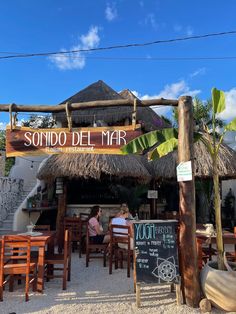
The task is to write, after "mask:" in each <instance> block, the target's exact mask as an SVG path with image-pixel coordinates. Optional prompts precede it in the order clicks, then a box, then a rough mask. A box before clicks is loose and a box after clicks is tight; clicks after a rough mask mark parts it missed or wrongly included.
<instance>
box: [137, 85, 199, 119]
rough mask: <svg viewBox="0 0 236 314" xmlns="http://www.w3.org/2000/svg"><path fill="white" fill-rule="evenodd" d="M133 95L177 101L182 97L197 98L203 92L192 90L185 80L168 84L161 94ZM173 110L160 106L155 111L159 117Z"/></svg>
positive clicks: (141, 97) (142, 97)
mask: <svg viewBox="0 0 236 314" xmlns="http://www.w3.org/2000/svg"><path fill="white" fill-rule="evenodd" d="M132 93H133V94H134V95H135V96H136V97H138V98H140V99H143V100H144V99H155V98H166V99H177V98H179V97H180V96H182V95H188V96H192V97H194V96H196V95H198V94H199V93H201V90H191V89H190V87H189V86H188V85H187V83H186V82H185V80H181V81H178V82H176V83H172V84H167V85H166V86H165V87H164V89H163V90H161V91H160V92H159V93H157V94H154V95H147V94H146V95H141V94H140V93H138V92H137V91H132ZM170 110H171V107H169V106H167V107H166V106H160V107H158V108H155V109H154V111H155V112H156V113H158V114H159V115H165V114H167V113H168V112H169V111H170Z"/></svg>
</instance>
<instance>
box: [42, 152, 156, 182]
mask: <svg viewBox="0 0 236 314" xmlns="http://www.w3.org/2000/svg"><path fill="white" fill-rule="evenodd" d="M142 158H144V157H141V156H133V155H128V156H121V155H102V154H101V155H98V154H60V155H52V156H50V158H49V159H48V160H47V162H46V163H45V164H44V165H43V166H42V167H41V168H40V169H39V172H38V174H37V177H38V178H39V179H44V180H52V179H55V178H57V177H67V178H84V179H88V178H94V179H97V180H100V178H101V176H102V174H105V175H110V176H116V177H120V178H122V177H130V178H135V179H136V180H137V181H138V182H140V183H141V182H142V183H146V182H149V181H150V180H151V175H150V174H149V172H148V170H147V169H146V168H145V166H144V165H143V162H142Z"/></svg>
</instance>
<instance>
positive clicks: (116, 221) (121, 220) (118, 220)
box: [111, 204, 134, 250]
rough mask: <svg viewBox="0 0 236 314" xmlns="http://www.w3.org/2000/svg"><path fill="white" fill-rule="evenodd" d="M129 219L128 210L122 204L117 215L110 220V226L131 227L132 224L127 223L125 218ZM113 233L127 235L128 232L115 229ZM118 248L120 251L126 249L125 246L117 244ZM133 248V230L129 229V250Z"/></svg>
mask: <svg viewBox="0 0 236 314" xmlns="http://www.w3.org/2000/svg"><path fill="white" fill-rule="evenodd" d="M128 217H129V208H128V206H127V205H126V204H122V205H121V207H120V212H119V214H118V215H117V216H116V217H115V218H113V219H112V221H111V224H112V225H120V226H131V225H132V224H131V223H130V222H128V220H127V218H128ZM114 232H120V233H127V232H128V230H124V229H119V228H115V229H114ZM118 246H119V247H120V248H122V249H127V248H128V246H127V244H123V243H119V244H118ZM133 248H134V239H133V228H131V238H130V249H131V250H133Z"/></svg>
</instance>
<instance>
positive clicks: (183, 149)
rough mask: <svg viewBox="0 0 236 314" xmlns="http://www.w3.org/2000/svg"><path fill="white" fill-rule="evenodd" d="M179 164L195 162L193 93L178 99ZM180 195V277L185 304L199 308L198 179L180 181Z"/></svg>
mask: <svg viewBox="0 0 236 314" xmlns="http://www.w3.org/2000/svg"><path fill="white" fill-rule="evenodd" d="M178 117H179V139H178V141H179V142H178V145H179V146H178V159H179V163H180V162H184V161H189V160H191V161H192V169H193V167H194V164H193V105H192V98H191V97H190V96H184V97H180V98H179V105H178ZM179 195H180V202H179V204H180V205H179V207H180V251H181V262H180V263H181V265H180V266H181V278H182V280H183V287H184V291H183V292H184V297H185V301H186V304H187V305H188V306H191V307H198V305H199V301H200V286H199V274H198V262H197V248H196V214H195V181H194V175H193V179H192V181H183V182H179Z"/></svg>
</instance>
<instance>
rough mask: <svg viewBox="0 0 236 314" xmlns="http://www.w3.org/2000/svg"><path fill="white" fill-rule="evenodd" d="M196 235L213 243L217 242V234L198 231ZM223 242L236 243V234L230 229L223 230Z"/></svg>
mask: <svg viewBox="0 0 236 314" xmlns="http://www.w3.org/2000/svg"><path fill="white" fill-rule="evenodd" d="M196 237H197V238H198V239H201V240H203V241H206V240H208V239H209V242H210V243H211V244H215V243H216V236H215V235H213V236H209V235H207V234H206V233H201V232H196ZM223 242H224V244H236V234H235V233H232V232H228V231H224V232H223Z"/></svg>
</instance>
